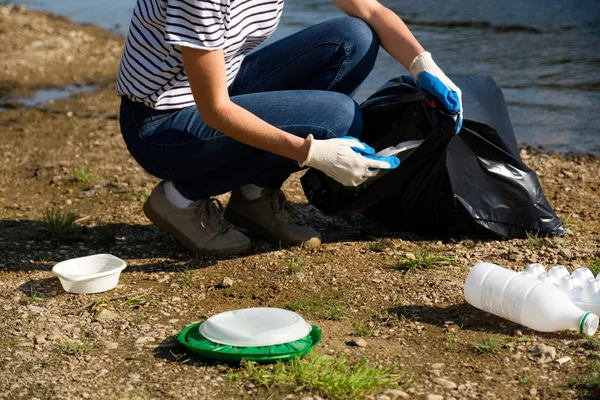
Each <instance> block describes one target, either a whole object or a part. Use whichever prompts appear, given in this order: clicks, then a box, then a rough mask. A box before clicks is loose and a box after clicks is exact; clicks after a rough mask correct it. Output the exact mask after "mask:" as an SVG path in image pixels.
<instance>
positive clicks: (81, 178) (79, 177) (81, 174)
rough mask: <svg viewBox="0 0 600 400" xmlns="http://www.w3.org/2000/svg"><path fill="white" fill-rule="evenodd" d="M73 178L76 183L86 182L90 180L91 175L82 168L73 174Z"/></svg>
mask: <svg viewBox="0 0 600 400" xmlns="http://www.w3.org/2000/svg"><path fill="white" fill-rule="evenodd" d="M73 178H75V180H76V181H77V182H87V181H89V180H90V179H92V174H91V173H90V172H88V171H86V170H84V169H83V168H79V169H78V170H76V171H75V172H74V173H73Z"/></svg>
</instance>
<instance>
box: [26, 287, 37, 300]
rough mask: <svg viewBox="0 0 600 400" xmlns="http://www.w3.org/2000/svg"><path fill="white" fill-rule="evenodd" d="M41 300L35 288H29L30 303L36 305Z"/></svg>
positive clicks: (28, 297) (28, 298)
mask: <svg viewBox="0 0 600 400" xmlns="http://www.w3.org/2000/svg"><path fill="white" fill-rule="evenodd" d="M38 299H39V296H38V291H37V290H35V289H34V288H33V286H29V296H27V302H28V303H35V302H36V301H37V300H38Z"/></svg>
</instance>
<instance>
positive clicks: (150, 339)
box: [135, 336, 154, 344]
mask: <svg viewBox="0 0 600 400" xmlns="http://www.w3.org/2000/svg"><path fill="white" fill-rule="evenodd" d="M152 342H154V338H153V337H150V336H142V337H140V338H138V340H136V341H135V343H136V344H145V343H152Z"/></svg>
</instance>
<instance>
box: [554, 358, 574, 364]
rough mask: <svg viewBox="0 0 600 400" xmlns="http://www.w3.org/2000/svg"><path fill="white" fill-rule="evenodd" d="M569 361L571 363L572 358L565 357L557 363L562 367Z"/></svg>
mask: <svg viewBox="0 0 600 400" xmlns="http://www.w3.org/2000/svg"><path fill="white" fill-rule="evenodd" d="M569 361H571V357H569V356H564V357H561V358H559V359H558V360H556V362H557V363H559V364H560V365H563V364H565V363H568V362H569Z"/></svg>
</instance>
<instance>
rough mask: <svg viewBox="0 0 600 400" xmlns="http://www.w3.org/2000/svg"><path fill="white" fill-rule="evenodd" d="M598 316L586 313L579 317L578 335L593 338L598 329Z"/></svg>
mask: <svg viewBox="0 0 600 400" xmlns="http://www.w3.org/2000/svg"><path fill="white" fill-rule="evenodd" d="M598 322H599V320H598V316H597V315H596V314H592V313H591V312H589V311H587V312H586V313H585V314H583V317H581V322H580V323H579V333H583V334H584V335H588V336H594V333H596V330H597V329H598Z"/></svg>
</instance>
